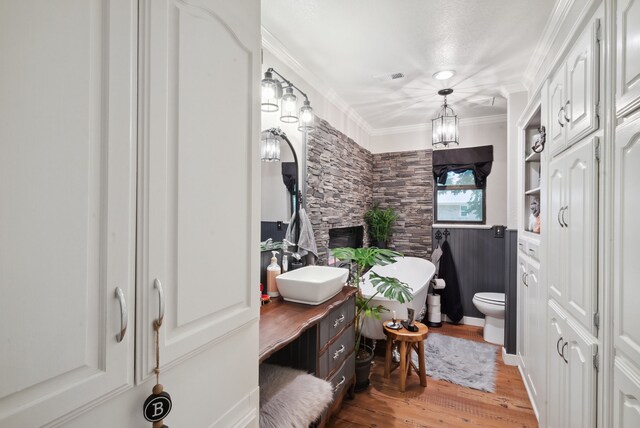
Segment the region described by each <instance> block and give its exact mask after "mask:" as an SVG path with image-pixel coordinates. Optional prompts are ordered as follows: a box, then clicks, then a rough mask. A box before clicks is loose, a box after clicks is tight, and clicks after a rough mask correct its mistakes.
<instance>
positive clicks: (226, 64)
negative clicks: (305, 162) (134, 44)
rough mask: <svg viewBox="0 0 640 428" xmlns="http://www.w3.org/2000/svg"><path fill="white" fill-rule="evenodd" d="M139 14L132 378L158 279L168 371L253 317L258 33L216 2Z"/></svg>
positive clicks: (166, 5)
mask: <svg viewBox="0 0 640 428" xmlns="http://www.w3.org/2000/svg"><path fill="white" fill-rule="evenodd" d="M141 8H142V9H141V10H142V11H143V12H142V13H143V16H144V20H143V21H141V26H142V28H141V32H140V34H141V37H142V40H143V43H142V44H141V49H142V50H143V55H142V58H143V62H142V64H141V67H142V68H143V69H142V72H141V81H142V82H143V83H144V86H143V91H142V100H141V118H142V121H143V123H142V125H141V126H142V127H143V130H142V133H141V140H142V141H141V144H142V148H141V150H142V151H141V153H142V157H143V160H142V163H141V169H142V171H143V173H142V175H141V186H142V188H141V192H140V193H141V194H142V195H144V196H145V198H144V199H143V200H141V201H140V213H141V215H140V220H139V224H140V239H141V241H140V242H141V244H140V260H141V269H140V277H139V290H138V293H139V294H138V297H139V314H138V320H139V323H138V328H139V332H140V335H139V336H140V341H139V346H140V350H141V351H140V352H141V355H140V356H141V358H140V359H139V361H140V364H139V365H138V371H137V376H138V380H140V379H143V378H145V377H147V376H149V375H150V374H151V373H152V370H153V367H154V364H155V359H154V357H155V355H154V351H153V350H154V335H153V330H152V323H153V320H154V319H156V318H158V316H159V311H160V309H159V306H162V305H161V304H160V302H159V293H158V290H157V289H156V288H154V287H155V284H156V280H157V281H159V283H160V284H162V287H163V289H164V297H165V299H164V308H165V317H164V324H163V328H162V330H161V337H160V347H161V356H162V363H163V366H164V367H165V368H168V367H170V366H172V365H174V364H176V363H178V362H179V361H181V360H183V359H185V358H188V357H189V356H191V355H193V354H194V353H196V352H199V351H201V350H202V349H204V348H205V347H206V346H211V345H212V344H213V343H216V342H218V341H221V340H224V336H226V335H230V334H233V331H234V330H236V329H241V328H243V325H244V324H246V323H248V322H252V321H254V320H255V319H257V317H258V311H259V302H258V297H259V296H258V294H257V293H256V291H255V290H257V288H256V287H257V285H258V282H259V281H258V278H257V275H258V273H259V272H258V267H257V263H256V262H257V260H258V251H259V247H258V243H259V236H258V227H259V223H258V222H256V221H254V219H257V218H259V212H258V211H257V210H259V203H258V204H256V203H255V201H256V200H257V201H259V200H260V199H259V197H258V198H255V197H254V195H259V177H260V174H259V171H260V165H259V157H258V151H257V150H258V148H259V146H258V143H259V131H260V128H259V127H260V115H259V111H258V106H259V102H260V99H259V95H260V94H259V83H260V77H259V76H260V37H259V33H258V32H256V31H255V29H254V28H250V27H249V26H247V25H245V20H244V18H243V17H244V16H245V13H246V11H244V10H243V9H242V6H241V4H238V3H237V2H218V1H214V0H153V1H151V0H146V1H144V2H142V5H141ZM256 171H257V172H258V173H257V174H256ZM230 352H232V351H231V350H230ZM212 364H215V362H212Z"/></svg>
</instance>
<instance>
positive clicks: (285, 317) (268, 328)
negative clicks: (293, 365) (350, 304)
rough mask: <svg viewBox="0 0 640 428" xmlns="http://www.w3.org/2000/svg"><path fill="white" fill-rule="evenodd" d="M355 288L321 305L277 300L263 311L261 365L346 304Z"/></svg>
mask: <svg viewBox="0 0 640 428" xmlns="http://www.w3.org/2000/svg"><path fill="white" fill-rule="evenodd" d="M356 291H357V290H356V289H355V288H354V287H351V286H344V287H343V288H342V291H340V292H339V293H338V294H337V295H335V296H334V297H332V298H331V299H329V300H327V301H326V302H324V303H322V304H320V305H315V306H313V305H304V304H302V303H292V302H285V301H284V300H283V299H282V298H277V299H274V300H272V301H271V303H267V304H266V305H263V306H262V307H261V308H260V345H259V346H260V347H259V357H260V362H263V361H264V360H266V359H267V358H269V357H270V356H271V355H272V354H273V353H274V352H276V351H278V350H280V349H282V348H284V347H285V346H286V345H287V344H289V343H291V342H293V341H294V340H295V339H297V338H298V337H300V335H301V334H302V333H303V332H304V331H305V330H307V329H308V328H309V327H311V326H313V325H314V324H316V323H317V322H318V321H320V320H321V319H322V318H324V317H325V316H326V315H327V314H328V313H329V312H330V311H331V310H332V309H334V308H336V307H338V306H340V305H341V304H343V303H344V302H346V301H347V300H348V299H349V298H350V297H351V296H353V295H354V294H355V293H356Z"/></svg>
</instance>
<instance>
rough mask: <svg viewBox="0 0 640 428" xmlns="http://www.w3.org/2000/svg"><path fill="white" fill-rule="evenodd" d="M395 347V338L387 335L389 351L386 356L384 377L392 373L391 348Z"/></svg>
mask: <svg viewBox="0 0 640 428" xmlns="http://www.w3.org/2000/svg"><path fill="white" fill-rule="evenodd" d="M392 349H393V340H391V338H390V337H387V353H386V355H385V357H384V377H385V379H388V378H389V376H390V375H391V350H392Z"/></svg>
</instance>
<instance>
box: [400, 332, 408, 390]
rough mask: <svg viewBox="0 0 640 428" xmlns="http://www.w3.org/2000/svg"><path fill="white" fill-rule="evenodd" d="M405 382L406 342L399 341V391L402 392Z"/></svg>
mask: <svg viewBox="0 0 640 428" xmlns="http://www.w3.org/2000/svg"><path fill="white" fill-rule="evenodd" d="M406 384H407V342H405V341H400V391H401V392H404V388H405V386H406Z"/></svg>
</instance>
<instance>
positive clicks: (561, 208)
mask: <svg viewBox="0 0 640 428" xmlns="http://www.w3.org/2000/svg"><path fill="white" fill-rule="evenodd" d="M563 209H564V208H563V207H560V209H559V210H558V217H557V218H558V224H559V225H560V227H564V224H562V220H560V214H562V210H563Z"/></svg>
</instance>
